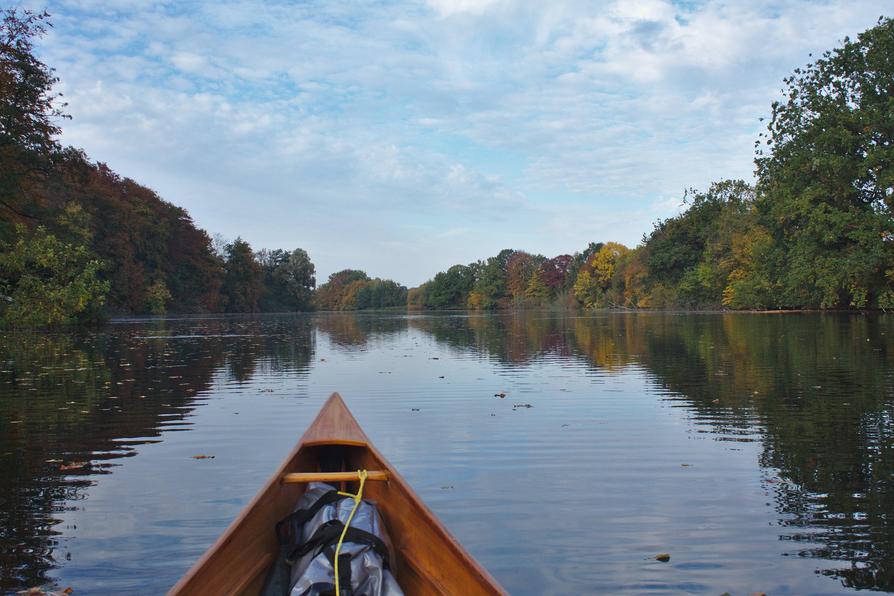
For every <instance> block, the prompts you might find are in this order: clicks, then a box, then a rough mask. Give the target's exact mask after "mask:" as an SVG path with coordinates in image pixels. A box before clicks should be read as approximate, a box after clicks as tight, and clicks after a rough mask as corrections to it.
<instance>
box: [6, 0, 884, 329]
mask: <svg viewBox="0 0 894 596" xmlns="http://www.w3.org/2000/svg"><path fill="white" fill-rule="evenodd" d="M0 16H2V21H0V323H2V324H7V325H9V324H19V325H38V326H39V325H53V324H61V323H69V322H75V321H91V320H95V319H98V318H102V317H103V316H106V315H108V314H118V313H127V314H142V313H152V314H162V313H165V312H182V313H187V312H191V313H205V312H279V311H297V310H309V309H312V308H319V309H326V310H355V309H365V308H388V307H398V306H402V305H407V306H409V307H410V308H471V309H499V308H509V307H517V306H525V305H531V306H538V307H542V306H545V305H557V306H565V307H567V306H570V307H580V306H583V307H586V308H603V307H631V308H675V307H676V308H731V309H766V308H783V309H793V308H821V309H831V308H857V309H865V308H879V309H890V308H894V258H892V257H894V255H892V240H894V219H892V209H894V105H892V103H891V102H892V99H891V98H892V97H894V58H892V56H894V21H892V20H891V19H888V18H882V19H880V20H879V22H878V24H877V25H876V26H875V27H873V28H871V29H869V30H867V31H865V32H864V33H862V34H860V35H859V36H858V37H857V38H856V39H855V40H849V39H847V38H845V40H844V41H843V44H842V45H841V47H839V48H837V49H835V50H832V51H829V52H826V53H825V54H823V56H822V57H820V58H819V59H817V60H816V61H815V62H813V63H811V64H809V65H808V66H806V67H804V68H802V69H796V70H795V72H794V73H793V74H792V75H791V76H790V77H788V78H786V79H784V87H783V99H781V100H780V101H777V102H774V103H773V104H772V107H771V109H772V116H771V118H770V120H769V123H768V126H767V130H766V131H765V132H763V133H761V135H760V136H759V138H758V140H757V143H756V158H755V168H756V182H755V184H754V185H750V184H747V183H745V182H743V181H741V180H725V181H720V182H717V183H715V184H713V185H711V186H710V188H708V190H706V191H703V192H698V191H690V192H688V193H686V196H685V197H684V200H685V201H686V203H687V205H688V208H687V209H686V210H685V211H684V212H683V213H681V214H680V215H678V216H676V217H671V218H669V219H666V220H663V221H659V222H657V223H656V225H655V227H654V229H653V230H652V231H651V232H650V233H649V234H647V235H644V237H643V241H642V242H641V243H640V244H639V245H638V246H636V247H634V248H628V247H626V246H623V245H621V244H618V243H615V242H606V243H591V244H590V245H589V246H587V247H586V249H584V250H582V251H580V252H578V253H575V254H573V255H568V254H563V255H559V256H556V257H552V258H546V257H544V256H542V255H534V254H529V253H527V252H524V251H520V250H511V249H507V250H503V251H501V252H500V253H499V254H498V255H496V256H494V257H491V258H488V259H485V260H482V261H477V262H475V263H471V264H468V265H462V264H460V265H455V266H453V267H450V268H449V269H447V270H446V271H442V272H439V273H438V274H437V275H435V276H434V277H433V278H432V279H431V280H429V281H428V282H426V283H425V284H423V285H421V286H420V287H417V288H412V289H410V290H407V289H406V288H404V287H403V286H401V285H400V284H398V283H396V282H394V281H391V280H383V279H370V278H369V277H368V276H367V274H366V273H364V272H362V271H357V270H353V269H345V270H343V271H339V272H337V273H334V274H332V275H331V276H330V277H329V279H328V280H327V281H326V282H325V283H323V284H322V285H321V286H320V287H319V288H317V287H316V278H315V268H314V265H313V263H312V262H311V260H310V257H309V256H308V254H307V252H306V251H304V250H302V249H300V248H295V249H293V250H261V251H255V250H253V249H252V248H251V246H250V245H249V244H248V243H247V242H246V241H244V240H243V239H241V238H237V239H236V240H234V241H232V242H217V243H215V242H214V241H212V239H211V238H210V237H209V235H208V234H207V233H206V232H205V231H204V230H201V229H200V228H198V227H196V225H195V224H194V223H193V221H192V219H191V218H190V216H189V214H188V213H187V212H186V211H185V210H184V209H182V208H180V207H177V206H175V205H172V204H171V203H168V202H166V201H164V200H163V199H162V198H161V197H159V196H158V195H157V194H156V193H155V192H153V191H152V190H150V189H148V188H146V187H145V186H142V185H140V184H138V183H137V182H135V181H133V180H131V179H129V178H124V177H121V176H119V175H117V174H116V173H115V172H113V171H112V170H111V169H110V168H108V167H107V166H106V165H105V164H102V163H95V162H92V161H91V160H90V159H89V158H88V157H87V156H86V155H85V153H84V152H83V151H81V150H79V149H76V148H73V147H63V146H62V145H61V143H60V142H59V140H58V137H59V134H60V133H61V127H60V126H61V125H60V123H61V122H62V121H64V120H65V119H66V118H68V116H67V115H66V114H65V111H64V109H65V103H64V98H62V97H61V95H59V94H57V93H55V92H54V91H53V86H54V84H55V83H56V82H57V78H56V76H55V74H54V71H53V69H52V68H50V67H49V66H47V65H46V64H44V63H43V62H41V61H40V60H39V59H37V58H36V57H35V54H34V47H33V44H34V41H35V40H36V39H38V38H39V37H40V36H42V35H43V34H44V33H45V32H46V30H47V28H48V27H49V26H50V23H49V20H48V18H49V15H48V14H47V13H45V12H43V13H41V12H33V11H28V10H22V9H17V8H12V9H5V10H3V11H0Z"/></svg>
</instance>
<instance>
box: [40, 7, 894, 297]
mask: <svg viewBox="0 0 894 596" xmlns="http://www.w3.org/2000/svg"><path fill="white" fill-rule="evenodd" d="M49 8H50V12H51V13H53V14H54V22H55V24H56V27H55V29H54V30H53V32H52V34H51V36H50V37H49V38H48V39H47V40H46V42H45V43H43V44H42V45H41V51H42V52H43V54H44V56H45V58H46V60H47V61H48V62H49V63H50V64H51V65H53V66H55V67H56V68H57V73H58V74H59V76H60V77H61V78H62V86H61V89H62V90H63V91H64V92H65V95H66V98H67V99H68V101H69V102H70V106H69V111H70V113H71V114H72V115H73V116H74V119H73V120H72V121H71V122H70V123H66V125H65V133H64V140H65V141H66V142H70V143H73V144H75V145H78V146H82V147H84V148H85V149H86V150H87V151H88V153H90V154H91V155H92V156H93V157H95V158H97V159H101V160H103V161H106V162H108V163H109V164H110V165H111V166H112V167H113V168H116V169H118V170H120V171H121V173H122V174H124V175H128V176H131V177H133V178H135V179H137V180H139V181H141V182H143V183H145V184H147V185H149V186H151V187H154V188H156V189H157V190H159V191H160V192H161V194H162V195H163V196H165V197H166V198H168V199H170V200H172V201H174V202H176V203H178V204H182V205H183V206H185V207H186V208H187V209H189V210H190V211H191V212H192V213H193V215H194V218H195V220H196V221H197V223H199V225H202V226H204V227H206V228H208V229H209V231H210V232H212V233H214V232H222V233H224V234H225V235H227V236H231V237H235V236H236V235H237V234H241V235H242V236H244V237H246V238H247V239H248V240H249V241H251V242H252V243H254V244H256V245H258V246H269V247H274V246H277V245H279V244H281V245H283V246H288V247H291V246H292V244H295V245H303V246H305V247H306V248H309V249H312V250H311V253H312V256H313V257H314V259H315V261H316V262H317V264H318V268H319V269H320V271H321V274H322V276H325V275H326V274H328V273H329V272H331V271H332V270H336V269H340V268H343V267H345V266H359V267H367V268H369V269H371V273H374V274H376V275H385V276H392V277H395V278H397V279H398V280H400V281H404V282H405V283H417V282H418V281H421V280H422V279H424V278H425V277H427V276H428V275H430V274H431V273H433V272H434V271H435V270H436V268H437V267H442V266H446V265H449V264H450V263H451V262H467V261H469V260H473V259H474V258H479V257H484V256H487V255H488V251H491V250H493V249H494V247H496V249H499V248H500V247H503V246H508V245H514V246H517V247H518V248H529V249H530V250H536V251H540V252H545V253H547V254H557V253H562V252H573V251H574V250H575V249H577V248H579V247H581V246H583V245H585V244H586V242H587V241H589V240H603V239H606V238H607V237H608V235H611V236H612V239H614V240H619V241H622V242H625V243H627V244H634V243H635V242H636V241H638V239H639V237H640V236H641V235H642V233H643V232H645V231H648V227H649V223H650V222H651V221H653V220H654V219H655V218H656V217H657V216H659V215H660V216H666V215H667V214H668V213H667V211H666V210H665V211H663V210H664V209H665V208H666V205H663V204H661V203H660V202H662V201H667V200H672V198H673V197H678V196H681V195H682V191H683V189H685V188H687V187H690V186H696V187H701V188H705V187H707V185H708V184H709V183H710V182H711V181H712V180H716V179H719V178H723V177H745V178H748V177H750V175H751V171H752V163H751V161H752V150H753V148H752V143H753V140H754V137H755V135H756V134H757V132H758V130H759V127H760V124H759V122H758V117H759V116H762V115H766V114H767V112H768V111H769V104H770V102H771V100H772V99H773V98H774V97H775V94H776V93H777V90H778V88H779V84H780V81H781V79H782V77H783V76H786V75H787V74H788V73H789V72H791V70H792V69H793V68H795V67H797V66H800V65H802V64H804V63H805V62H807V61H808V60H809V58H808V53H809V52H814V53H816V52H819V51H822V50H824V49H827V48H830V47H834V46H835V45H836V44H837V42H838V40H839V39H840V38H842V37H844V36H845V35H853V34H855V33H857V32H859V31H860V30H862V29H865V28H867V27H869V26H872V25H873V24H874V22H875V20H876V18H877V16H878V14H877V13H879V12H884V11H887V12H889V13H890V12H892V10H891V9H892V8H894V2H892V1H891V0H886V1H885V2H883V3H881V4H880V3H879V2H877V1H876V2H869V1H863V0H853V1H850V0H835V1H829V2H824V3H821V4H817V3H813V2H809V1H808V0H788V1H786V2H784V3H782V4H778V3H774V2H770V1H769V0H760V1H757V2H752V3H740V2H732V1H726V0H715V1H709V2H703V3H697V4H691V5H690V4H686V5H676V4H673V3H671V2H666V1H662V0H637V1H630V0H621V1H617V2H602V3H593V2H590V1H587V0H563V1H559V0H557V1H554V2H540V1H539V0H524V1H523V0H515V1H513V0H474V1H473V0H430V1H428V2H426V3H422V2H411V3H407V4H397V3H387V4H375V3H356V2H325V1H322V0H319V1H316V2H309V3H302V4H298V5H296V4H293V3H287V2H261V1H260V0H257V1H256V2H251V3H246V2H206V3H198V4H193V3H183V4H180V3H178V4H174V3H164V2H145V3H132V2H114V3H110V2H93V1H89V0H78V1H75V0H60V1H58V2H56V3H54V4H51V6H50V7H49ZM445 230H463V233H462V235H461V236H459V235H456V236H454V235H449V234H448V235H445V232H444V231H445ZM603 234H605V235H606V236H605V237H603V236H602V235H603ZM459 237H461V238H462V239H463V245H462V246H459V247H458V246H456V245H455V244H454V243H455V242H456V240H457V238H459ZM383 238H387V239H388V243H381V242H379V241H380V240H381V239H383ZM400 241H402V242H400ZM414 243H415V245H416V246H418V247H419V249H418V250H413V251H412V254H410V255H407V254H403V253H400V252H399V251H400V250H406V248H405V247H406V246H414ZM370 246H376V247H377V248H376V250H374V251H373V250H368V249H367V248H368V247H370ZM401 247H403V248H401ZM432 255H434V258H435V261H436V262H433V261H432ZM397 263H399V264H400V266H399V267H398V266H397V265H396V264H397Z"/></svg>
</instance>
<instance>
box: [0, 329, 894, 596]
mask: <svg viewBox="0 0 894 596" xmlns="http://www.w3.org/2000/svg"><path fill="white" fill-rule="evenodd" d="M892 333H894V321H892V319H891V318H890V317H885V316H871V317H865V316H857V315H826V316H820V315H747V314H723V315H674V314H604V315H597V316H570V315H563V314H556V313H518V314H504V315H465V314H449V315H410V316H403V315H350V314H345V315H318V316H313V317H310V316H297V317H266V318H236V319H198V320H185V321H184V320H160V321H150V322H125V323H120V324H116V325H111V326H110V327H108V328H107V329H105V330H104V331H102V332H100V333H95V334H80V335H79V334H54V335H6V336H3V337H2V338H0V360H2V362H3V370H2V371H0V474H2V476H0V553H2V554H0V557H2V560H0V574H2V575H0V591H7V590H12V589H19V588H21V587H23V586H30V585H36V584H40V583H42V582H43V581H44V580H45V578H46V576H47V574H48V573H49V571H50V570H51V569H53V568H54V567H56V566H59V565H62V566H64V565H65V553H62V552H61V551H60V550H59V548H58V540H57V538H58V534H59V533H60V532H61V533H63V534H64V533H65V532H66V531H67V530H66V528H60V527H59V526H58V524H57V521H58V520H59V519H60V517H61V515H60V514H62V513H63V512H64V511H65V510H66V509H67V508H71V507H72V506H76V504H77V502H78V500H79V499H81V498H82V496H83V494H84V489H85V488H86V487H88V486H89V484H90V483H91V482H96V480H95V475H96V474H103V473H110V472H111V473H113V472H114V466H115V465H116V464H115V461H116V460H117V459H118V458H121V457H126V456H128V455H131V454H132V453H133V446H134V445H138V444H144V443H146V442H148V441H157V440H160V439H163V438H164V434H165V433H167V432H170V431H173V430H188V429H189V428H190V416H191V413H192V412H193V411H194V408H195V407H196V406H197V405H198V404H199V403H200V402H202V401H203V400H207V399H211V398H214V396H215V395H216V394H217V392H219V384H220V383H223V384H234V385H237V386H238V385H241V384H246V383H249V382H250V381H252V380H253V379H259V378H264V379H266V378H285V379H288V380H290V382H291V380H294V379H295V378H296V377H307V376H308V375H310V374H311V373H312V372H313V370H314V362H315V354H316V350H317V342H318V341H320V338H322V339H323V340H324V341H326V342H327V344H328V345H331V346H332V347H333V349H335V350H341V351H343V352H347V353H360V352H365V351H370V350H381V351H384V350H400V351H403V352H406V353H407V354H410V353H413V351H414V350H415V351H418V350H420V349H422V348H421V347H420V342H421V341H422V340H421V339H420V338H428V339H429V340H431V341H433V342H434V343H435V344H436V345H437V346H440V347H441V348H442V349H444V350H446V351H447V353H448V354H452V355H453V356H452V357H453V358H455V359H456V360H458V361H460V360H462V359H467V358H471V359H473V360H475V361H480V362H483V365H484V366H489V367H495V368H496V369H497V370H504V371H519V370H524V369H526V368H530V367H533V366H535V365H536V366H540V365H544V364H555V365H556V366H557V367H559V369H560V370H561V369H562V367H566V368H567V367H570V366H571V365H572V364H573V365H574V366H578V367H580V366H582V367H583V368H584V370H589V371H591V373H592V374H593V375H595V376H594V377H593V378H594V379H597V378H604V377H605V376H606V375H607V376H609V377H611V376H620V375H624V374H633V375H639V376H645V378H647V379H648V381H649V382H650V383H651V384H652V385H653V386H655V387H657V388H660V389H661V390H662V391H661V395H662V399H664V400H666V403H667V404H668V405H670V406H672V407H674V408H678V409H679V410H680V411H681V412H685V414H686V416H687V417H688V419H689V420H690V421H691V422H692V423H693V424H694V427H695V428H696V429H697V431H696V432H698V433H700V434H701V435H703V436H706V437H710V438H712V439H714V440H718V441H724V442H729V443H730V444H733V445H734V444H736V443H742V444H745V443H752V444H755V443H756V444H757V445H758V446H759V450H760V456H759V460H758V461H757V462H755V465H759V466H760V467H761V469H762V470H763V472H762V477H763V488H764V491H765V493H766V494H767V495H768V496H769V502H770V504H771V506H772V507H773V508H774V510H775V512H776V516H777V518H778V530H779V538H780V540H781V541H782V542H781V544H780V547H779V552H778V554H777V556H778V555H784V556H792V557H799V558H809V559H810V560H812V561H813V562H814V564H813V567H814V568H815V569H816V570H817V571H818V572H820V573H822V574H824V575H828V576H830V577H831V578H833V579H834V580H836V581H838V582H839V584H838V585H840V586H844V587H847V588H875V589H883V590H894V528H892V527H891V523H892V522H891V517H892V515H894V427H892V417H894V390H892V371H894V366H892V364H894V362H892V357H894V355H892V346H891V341H890V338H891V334H892ZM316 364H320V363H319V362H317V363H316ZM463 370H465V369H463ZM568 370H570V371H572V372H569V375H572V374H580V373H578V372H575V371H577V370H578V369H577V368H568ZM477 371H478V369H475V370H474V371H473V370H472V369H469V370H465V372H462V373H457V374H467V375H470V376H471V375H474V374H479V373H478V372H477ZM345 372H347V371H345ZM370 374H372V373H370ZM345 382H347V381H345ZM543 382H544V383H546V384H549V383H552V384H553V385H554V386H553V387H551V389H555V390H556V391H562V390H564V387H562V388H559V387H558V385H560V384H562V383H565V380H564V378H560V377H559V376H555V377H550V378H547V379H544V380H543ZM594 382H595V381H594ZM530 390H531V391H539V390H540V389H537V388H531V389H530ZM531 432H535V431H533V430H532V431H531ZM550 432H552V431H550ZM280 456H281V454H276V455H275V456H274V457H273V459H274V460H276V459H278V457H280ZM625 457H627V458H631V459H636V458H645V457H649V453H648V446H644V449H643V451H642V452H637V453H628V454H626V455H625ZM81 463H83V465H80V464H81ZM66 468H67V469H66ZM721 506H722V504H721ZM565 572H568V570H563V573H565ZM174 579H176V578H175V577H174V578H170V580H171V582H172V581H173V580H174ZM554 588H555V587H554Z"/></svg>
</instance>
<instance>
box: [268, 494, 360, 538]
mask: <svg viewBox="0 0 894 596" xmlns="http://www.w3.org/2000/svg"><path fill="white" fill-rule="evenodd" d="M342 498H343V497H342V496H341V495H339V494H338V491H337V490H335V489H332V490H329V491H326V492H325V493H323V494H322V495H320V497H319V498H318V499H317V500H316V501H314V502H313V503H311V504H310V506H309V507H307V508H306V509H298V510H296V511H294V512H292V513H290V514H289V515H287V516H285V517H284V518H282V519H281V520H279V521H278V522H276V537H277V538H278V539H279V543H280V544H282V545H287V544H288V545H291V544H298V541H299V540H300V538H301V527H302V526H303V525H304V524H306V523H307V522H309V521H310V520H311V519H312V518H313V516H315V515H316V514H317V513H318V512H319V511H320V509H322V508H323V507H325V506H326V505H329V504H331V503H335V502H336V501H338V500H340V499H342Z"/></svg>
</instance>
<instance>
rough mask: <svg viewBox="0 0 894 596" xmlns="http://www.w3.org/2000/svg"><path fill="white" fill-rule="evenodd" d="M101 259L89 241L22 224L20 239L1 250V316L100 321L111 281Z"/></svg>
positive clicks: (17, 322) (26, 321) (14, 321)
mask: <svg viewBox="0 0 894 596" xmlns="http://www.w3.org/2000/svg"><path fill="white" fill-rule="evenodd" d="M102 266H103V264H102V262H101V261H100V260H99V259H97V258H96V256H95V255H93V254H92V253H91V252H90V249H89V248H88V247H87V246H86V245H85V244H71V243H67V242H63V241H61V240H59V239H58V238H57V237H56V236H54V235H52V234H50V233H48V232H47V231H46V229H45V228H43V227H38V228H37V229H36V230H35V231H34V233H31V234H29V233H28V232H27V231H26V230H25V229H24V228H23V227H22V226H19V229H18V239H17V240H16V241H15V242H14V243H13V244H12V245H11V246H6V247H4V250H3V252H0V294H2V296H0V298H2V321H3V323H4V324H6V325H12V326H39V327H44V326H52V325H61V324H65V323H75V322H89V321H93V320H96V319H97V318H98V317H99V316H100V313H101V309H102V306H103V304H104V303H105V297H106V294H107V293H108V291H109V282H108V281H103V280H101V279H100V271H101V270H102Z"/></svg>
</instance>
